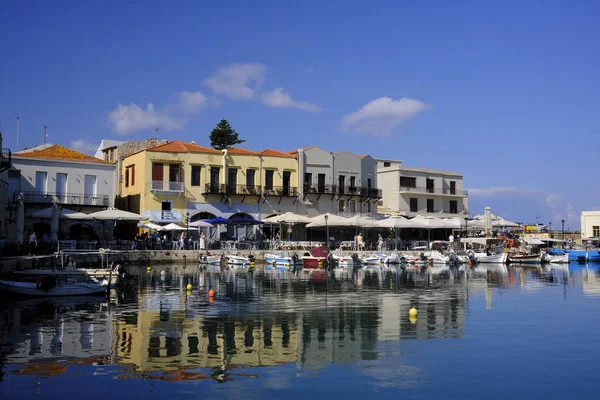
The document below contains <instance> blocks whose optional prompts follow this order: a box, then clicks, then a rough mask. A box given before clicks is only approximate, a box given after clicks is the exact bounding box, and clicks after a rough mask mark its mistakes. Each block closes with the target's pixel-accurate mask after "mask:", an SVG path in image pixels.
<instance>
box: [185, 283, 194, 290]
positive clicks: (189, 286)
mask: <svg viewBox="0 0 600 400" xmlns="http://www.w3.org/2000/svg"><path fill="white" fill-rule="evenodd" d="M185 288H186V289H187V290H192V289H193V288H194V287H193V286H192V284H191V283H188V284H187V286H186V287H185Z"/></svg>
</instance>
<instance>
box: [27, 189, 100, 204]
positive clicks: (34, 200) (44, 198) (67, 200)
mask: <svg viewBox="0 0 600 400" xmlns="http://www.w3.org/2000/svg"><path fill="white" fill-rule="evenodd" d="M55 198H56V199H57V200H58V204H62V205H76V206H97V207H108V206H109V196H108V195H104V194H103V195H96V196H93V195H89V194H80V193H60V194H59V193H44V192H23V201H24V202H25V203H30V204H52V203H53V202H54V199H55Z"/></svg>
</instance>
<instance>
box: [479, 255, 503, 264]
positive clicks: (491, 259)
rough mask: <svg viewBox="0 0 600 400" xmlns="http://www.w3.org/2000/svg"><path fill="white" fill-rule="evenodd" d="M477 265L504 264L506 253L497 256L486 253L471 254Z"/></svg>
mask: <svg viewBox="0 0 600 400" xmlns="http://www.w3.org/2000/svg"><path fill="white" fill-rule="evenodd" d="M473 255H474V256H475V258H476V259H477V262H478V263H484V264H486V263H493V264H497V263H501V264H505V263H506V261H507V260H508V253H499V254H489V255H488V254H487V253H473Z"/></svg>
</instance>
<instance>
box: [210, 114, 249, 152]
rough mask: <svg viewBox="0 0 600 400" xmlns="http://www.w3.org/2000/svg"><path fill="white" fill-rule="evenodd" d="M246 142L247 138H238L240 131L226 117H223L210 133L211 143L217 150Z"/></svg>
mask: <svg viewBox="0 0 600 400" xmlns="http://www.w3.org/2000/svg"><path fill="white" fill-rule="evenodd" d="M244 142H245V140H242V139H239V138H238V133H237V132H236V131H235V129H233V128H232V127H231V125H229V122H227V120H226V119H222V120H221V122H219V123H218V124H217V127H216V128H215V129H213V130H212V132H211V133H210V145H211V146H212V147H213V148H215V149H217V150H223V149H229V148H231V147H233V146H235V145H236V144H240V143H244Z"/></svg>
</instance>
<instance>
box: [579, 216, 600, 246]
mask: <svg viewBox="0 0 600 400" xmlns="http://www.w3.org/2000/svg"><path fill="white" fill-rule="evenodd" d="M591 237H595V238H598V237H600V211H583V212H582V213H581V238H582V239H585V238H591Z"/></svg>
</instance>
